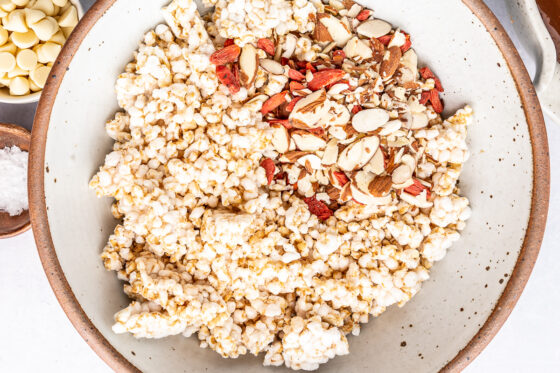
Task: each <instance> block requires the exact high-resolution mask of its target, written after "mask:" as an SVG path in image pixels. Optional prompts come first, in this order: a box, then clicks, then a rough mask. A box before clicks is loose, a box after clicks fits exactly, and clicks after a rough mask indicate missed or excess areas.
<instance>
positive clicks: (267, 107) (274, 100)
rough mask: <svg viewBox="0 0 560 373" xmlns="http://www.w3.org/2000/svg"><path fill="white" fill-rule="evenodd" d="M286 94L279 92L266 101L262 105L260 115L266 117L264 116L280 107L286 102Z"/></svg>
mask: <svg viewBox="0 0 560 373" xmlns="http://www.w3.org/2000/svg"><path fill="white" fill-rule="evenodd" d="M287 94H288V91H283V92H280V93H277V94H275V95H273V96H272V97H270V98H269V99H268V100H266V101H265V102H264V103H263V106H262V108H261V113H262V115H266V114H268V113H270V112H271V111H272V110H274V109H276V108H277V107H278V106H280V105H282V104H283V103H284V102H286V95H287Z"/></svg>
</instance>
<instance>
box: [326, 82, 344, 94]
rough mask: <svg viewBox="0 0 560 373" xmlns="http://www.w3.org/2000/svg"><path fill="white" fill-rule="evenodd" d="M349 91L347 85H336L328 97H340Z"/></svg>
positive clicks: (330, 90)
mask: <svg viewBox="0 0 560 373" xmlns="http://www.w3.org/2000/svg"><path fill="white" fill-rule="evenodd" d="M347 89H348V84H346V83H337V84H335V85H333V86H332V87H331V88H330V89H329V91H328V92H327V95H328V96H332V95H338V94H340V93H341V92H342V91H345V90H347Z"/></svg>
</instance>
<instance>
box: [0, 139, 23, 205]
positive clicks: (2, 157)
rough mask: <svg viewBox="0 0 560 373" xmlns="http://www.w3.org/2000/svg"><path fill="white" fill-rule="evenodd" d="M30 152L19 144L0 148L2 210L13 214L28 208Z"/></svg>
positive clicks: (0, 203) (0, 197)
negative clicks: (19, 146)
mask: <svg viewBox="0 0 560 373" xmlns="http://www.w3.org/2000/svg"><path fill="white" fill-rule="evenodd" d="M27 158H28V153H27V152H25V151H22V150H21V149H20V148H18V147H17V146H12V147H11V148H10V147H5V148H3V149H0V211H3V212H7V213H8V214H10V215H11V216H15V215H19V214H21V212H22V211H23V210H27V209H28V207H29V205H28V202H27Z"/></svg>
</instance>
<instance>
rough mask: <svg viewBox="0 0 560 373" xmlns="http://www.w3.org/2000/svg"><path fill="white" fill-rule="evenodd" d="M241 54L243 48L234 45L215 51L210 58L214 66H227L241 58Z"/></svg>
mask: <svg viewBox="0 0 560 373" xmlns="http://www.w3.org/2000/svg"><path fill="white" fill-rule="evenodd" d="M239 53H241V48H239V46H237V45H235V44H232V45H230V46H227V47H225V48H222V49H220V50H217V51H215V52H214V53H212V55H211V56H210V62H211V63H213V64H214V65H217V66H221V65H225V64H226V63H230V62H234V61H235V60H237V57H239Z"/></svg>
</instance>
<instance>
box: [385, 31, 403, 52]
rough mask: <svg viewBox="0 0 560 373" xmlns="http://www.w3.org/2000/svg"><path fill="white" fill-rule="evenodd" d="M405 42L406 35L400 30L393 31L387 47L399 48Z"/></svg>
mask: <svg viewBox="0 0 560 373" xmlns="http://www.w3.org/2000/svg"><path fill="white" fill-rule="evenodd" d="M404 43H406V36H405V35H404V33H402V32H401V31H395V34H394V35H393V37H392V38H391V41H390V42H389V45H388V46H387V47H388V48H392V47H398V48H399V49H400V48H401V47H402V46H403V45H404Z"/></svg>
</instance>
